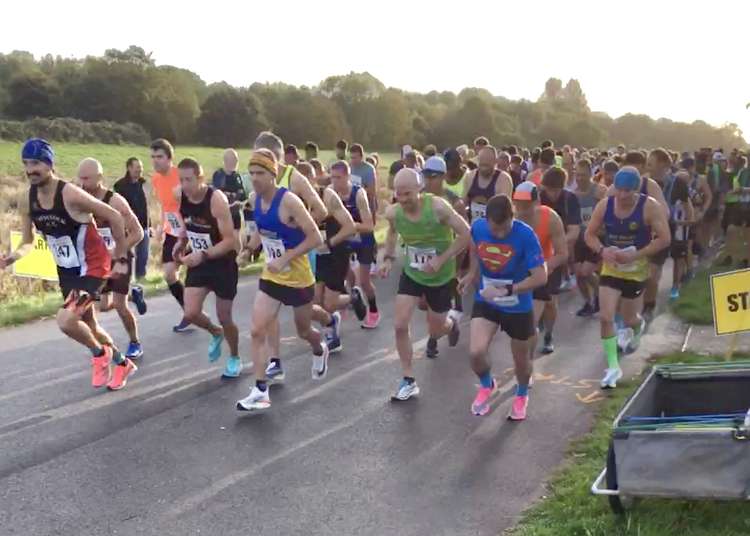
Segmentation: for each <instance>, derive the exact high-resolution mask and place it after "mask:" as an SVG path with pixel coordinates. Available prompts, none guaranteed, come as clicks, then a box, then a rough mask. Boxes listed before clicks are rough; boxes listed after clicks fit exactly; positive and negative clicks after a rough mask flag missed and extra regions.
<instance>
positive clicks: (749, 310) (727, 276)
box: [711, 269, 750, 335]
mask: <svg viewBox="0 0 750 536" xmlns="http://www.w3.org/2000/svg"><path fill="white" fill-rule="evenodd" d="M711 303H712V305H713V312H714V330H715V331H716V334H717V335H730V334H732V333H740V332H742V331H750V269H746V270H736V271H733V272H726V273H723V274H713V275H712V276H711Z"/></svg>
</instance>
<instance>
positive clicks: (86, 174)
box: [78, 158, 144, 360]
mask: <svg viewBox="0 0 750 536" xmlns="http://www.w3.org/2000/svg"><path fill="white" fill-rule="evenodd" d="M103 179H104V171H103V170H102V165H101V163H99V161H98V160H95V159H93V158H85V159H83V160H82V161H81V163H80V164H79V165H78V183H79V185H80V186H81V188H83V190H84V191H85V192H87V193H88V194H90V195H91V196H93V197H94V198H95V199H97V200H99V201H101V202H102V203H106V204H107V205H109V206H110V207H112V208H113V209H115V210H116V211H117V212H118V213H119V214H120V216H121V217H122V221H123V225H124V226H125V239H126V241H127V242H126V245H125V251H126V252H127V259H128V263H127V273H126V274H125V276H124V277H115V278H112V279H109V280H107V283H106V284H105V285H104V288H103V289H102V291H101V294H100V297H99V310H100V311H101V312H105V311H110V310H112V309H115V310H116V311H117V315H118V316H119V317H120V320H121V321H122V325H123V327H124V328H125V331H126V332H127V334H128V336H129V337H130V342H129V344H128V349H127V351H126V352H125V357H128V358H130V359H134V360H135V359H139V358H140V357H141V356H143V348H142V347H141V343H140V341H139V339H138V324H137V323H136V321H135V316H134V315H133V312H132V311H131V310H130V308H129V307H128V293H129V291H130V288H129V287H130V279H131V277H132V271H133V270H132V269H133V257H134V255H133V250H134V248H135V246H136V245H137V244H138V243H139V242H140V241H141V240H142V239H143V234H144V233H143V228H142V227H141V224H140V222H139V221H138V218H136V216H135V213H133V210H132V209H131V208H130V205H128V202H127V201H126V200H125V198H123V197H122V196H121V195H119V194H116V193H114V192H113V191H112V190H107V189H106V188H105V187H104V185H103V184H102V181H103ZM94 223H95V224H96V230H97V231H98V233H99V235H100V236H101V237H102V238H103V239H104V245H105V246H106V247H107V251H108V252H109V254H110V256H111V255H112V254H113V253H114V251H115V241H114V239H113V237H112V227H111V225H110V224H109V222H108V221H106V220H99V219H98V218H96V217H94ZM115 258H117V257H115ZM112 268H113V269H114V265H113V266H112Z"/></svg>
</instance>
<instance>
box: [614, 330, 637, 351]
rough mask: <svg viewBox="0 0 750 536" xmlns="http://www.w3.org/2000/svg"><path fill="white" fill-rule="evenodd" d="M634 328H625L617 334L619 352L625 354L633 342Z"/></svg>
mask: <svg viewBox="0 0 750 536" xmlns="http://www.w3.org/2000/svg"><path fill="white" fill-rule="evenodd" d="M633 335H634V333H633V328H623V329H621V330H618V332H617V350H618V351H620V352H623V353H625V352H626V351H627V349H628V346H630V343H631V341H632V340H633Z"/></svg>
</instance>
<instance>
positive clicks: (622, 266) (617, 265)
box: [615, 246, 640, 273]
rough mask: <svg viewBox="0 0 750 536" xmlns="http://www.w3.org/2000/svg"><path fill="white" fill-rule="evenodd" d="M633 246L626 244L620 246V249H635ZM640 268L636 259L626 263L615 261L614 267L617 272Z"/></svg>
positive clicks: (632, 270) (633, 270)
mask: <svg viewBox="0 0 750 536" xmlns="http://www.w3.org/2000/svg"><path fill="white" fill-rule="evenodd" d="M635 250H636V248H635V246H628V247H626V248H620V251H635ZM639 268H640V263H639V262H638V261H633V262H628V263H625V264H623V263H619V262H616V263H615V269H616V270H617V271H618V272H626V273H627V272H635V271H637V270H638V269H639Z"/></svg>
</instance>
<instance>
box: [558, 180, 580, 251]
mask: <svg viewBox="0 0 750 536" xmlns="http://www.w3.org/2000/svg"><path fill="white" fill-rule="evenodd" d="M561 195H564V196H566V209H567V210H568V214H567V218H568V220H569V221H568V229H567V231H565V239H566V240H567V241H568V244H575V243H576V240H578V235H579V234H580V233H581V204H580V203H579V202H578V196H576V195H575V194H570V193H569V192H563V193H562V194H561ZM563 228H564V226H563Z"/></svg>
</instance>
